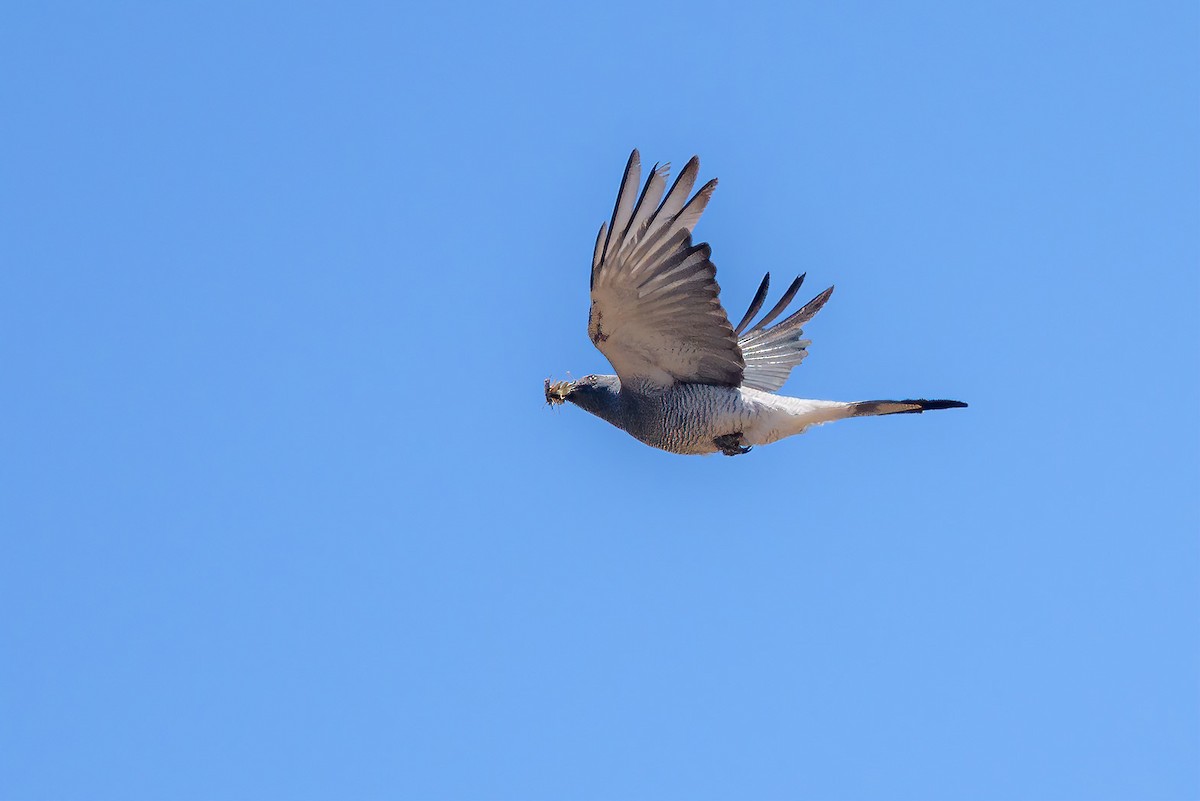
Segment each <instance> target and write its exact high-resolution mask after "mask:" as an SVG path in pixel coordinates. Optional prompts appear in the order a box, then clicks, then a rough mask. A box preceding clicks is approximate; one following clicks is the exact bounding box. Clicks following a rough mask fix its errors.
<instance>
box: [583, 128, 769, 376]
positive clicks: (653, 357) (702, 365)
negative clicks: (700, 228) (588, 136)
mask: <svg viewBox="0 0 1200 801" xmlns="http://www.w3.org/2000/svg"><path fill="white" fill-rule="evenodd" d="M668 167H669V165H663V166H661V167H660V166H658V165H655V168H654V169H653V170H652V171H651V172H650V176H649V178H647V180H646V185H645V187H644V188H643V189H642V192H641V195H638V192H637V187H638V182H639V181H640V180H641V160H640V158H639V156H638V152H637V151H636V150H635V151H633V154H632V155H630V157H629V163H628V165H626V167H625V176H624V178H623V179H622V181H621V189H620V191H619V192H618V193H617V202H616V206H615V207H614V208H613V215H612V220H611V222H610V223H609V224H608V225H606V226H605V225H602V226H600V234H599V235H598V236H597V237H596V250H595V253H594V255H593V257H592V308H591V314H590V316H589V319H588V335H589V336H590V337H591V339H592V342H593V343H594V344H595V345H596V347H597V348H599V349H600V352H601V353H603V354H604V355H605V356H606V357H607V358H608V360H609V362H611V363H612V366H613V368H614V369H615V370H616V371H617V375H618V376H620V378H621V380H622V381H623V382H628V381H630V380H631V379H637V380H641V381H648V382H651V383H654V384H658V385H660V386H668V385H670V384H672V383H674V382H676V381H681V382H689V383H698V384H723V385H728V386H738V385H740V384H741V383H742V371H743V369H744V367H745V362H744V361H743V360H742V352H741V350H740V349H739V348H738V342H737V336H736V335H735V334H734V331H733V326H731V325H730V324H729V318H728V317H727V316H726V315H725V310H724V309H723V308H721V302H720V300H718V298H717V296H718V294H719V293H720V287H718V286H717V281H716V273H717V270H716V267H714V266H713V263H712V261H710V260H709V256H710V254H711V252H712V251H711V249H710V248H709V246H708V245H707V244H704V243H701V244H699V245H694V244H692V228H693V227H694V226H695V225H696V222H697V221H698V220H699V219H700V215H701V213H703V211H704V207H705V206H707V205H708V200H709V198H710V197H712V193H713V190H714V189H715V188H716V186H717V182H716V180H715V179H714V180H712V181H709V182H708V183H706V184H705V185H704V186H703V187H701V188H700V191H698V192H696V194H695V195H692V197H691V199H688V194H689V193H690V192H691V190H692V186H693V185H694V184H695V182H696V174H697V172H698V171H699V169H700V161H699V159H697V158H695V157H693V158H692V159H691V161H689V162H688V163H687V165H686V166H685V167H684V168H683V171H682V172H681V173H680V174H679V177H678V178H677V179H676V180H675V183H674V185H673V186H672V187H671V190H670V191H669V192H667V193H666V196H665V197H664V196H663V189H664V188H665V187H666V182H667V175H668V172H667V171H668Z"/></svg>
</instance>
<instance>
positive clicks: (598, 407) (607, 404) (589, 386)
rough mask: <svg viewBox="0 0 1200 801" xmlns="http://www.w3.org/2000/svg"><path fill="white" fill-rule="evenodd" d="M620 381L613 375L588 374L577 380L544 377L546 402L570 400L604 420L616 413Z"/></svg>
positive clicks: (553, 402)
mask: <svg viewBox="0 0 1200 801" xmlns="http://www.w3.org/2000/svg"><path fill="white" fill-rule="evenodd" d="M620 394H621V381H620V379H618V378H617V377H616V376H615V375H589V376H584V377H583V378H581V379H579V380H578V381H555V382H551V381H550V379H548V378H547V379H546V403H549V404H551V405H557V404H559V403H562V402H564V401H570V402H571V403H573V404H575V405H576V406H578V407H579V408H580V409H583V410H584V411H588V412H591V413H592V414H594V415H597V416H599V417H603V418H605V419H606V420H607V419H609V417H611V416H612V415H614V414H616V413H617V408H618V404H619V403H620Z"/></svg>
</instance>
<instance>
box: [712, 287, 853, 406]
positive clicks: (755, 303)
mask: <svg viewBox="0 0 1200 801" xmlns="http://www.w3.org/2000/svg"><path fill="white" fill-rule="evenodd" d="M803 283H804V276H803V275H801V276H800V277H799V278H797V279H796V280H795V281H792V285H791V286H789V287H788V288H787V291H786V292H784V293H783V297H782V298H780V299H779V302H778V303H776V304H775V306H774V308H772V309H771V311H769V312H767V314H766V315H765V316H764V317H763V318H762V319H761V320H759V321H758V323H756V324H755V325H754V327H753V328H751V329H750V330H749V331H746V326H747V325H749V324H750V321H751V320H753V319H754V315H756V314H758V311H759V309H761V308H762V305H763V301H764V300H766V299H767V289H768V288H769V287H770V285H771V274H770V273H767V275H766V277H765V278H763V282H762V284H761V285H760V286H759V288H758V292H756V293H754V300H752V301H750V308H749V309H747V311H746V315H745V316H744V317H743V318H742V321H741V322H740V323H738V326H737V328H736V329H734V330H735V331H736V333H737V336H738V347H740V348H741V351H742V358H743V359H744V360H745V362H746V369H745V373H744V376H743V378H742V385H743V386H747V387H752V388H753V389H761V390H763V391H764V392H774V391H775V390H777V389H779V388H780V387H782V386H783V382H785V381H787V379H788V376H789V375H790V374H791V372H792V370H793V369H794V368H795V367H797V366H799V364H800V362H802V361H804V357H805V356H807V355H808V346H809V345H811V344H812V342H811V340H807V339H801V337H803V336H804V331H803V329H802V328H801V326H803V325H806V324H807V323H808V321H809V320H811V319H812V318H813V317H814V316H815V315H816V313H817V312H819V311H820V310H821V307H822V306H824V305H825V301H827V300H829V296H830V295H832V294H833V287H829V289H826V290H825V291H824V292H822V293H821V294H820V295H817V296H816V297H815V298H813V299H812V300H810V301H809V302H808V303H805V304H804V306H803V308H801V309H800V310H799V311H797V312H795V313H794V314H792V315H791V316H789V317H788V318H787V319H785V320H784V321H783V322H781V323H779V324H777V325H774V326H771V323H772V322H774V321H775V318H776V317H778V316H779V315H780V314H782V313H783V312H784V311H785V310H786V309H787V307H788V304H790V303H791V302H792V298H794V297H795V296H796V292H797V291H799V289H800V285H801V284H803ZM768 326H771V327H769V328H768ZM743 331H745V333H744V334H743V333H742V332H743Z"/></svg>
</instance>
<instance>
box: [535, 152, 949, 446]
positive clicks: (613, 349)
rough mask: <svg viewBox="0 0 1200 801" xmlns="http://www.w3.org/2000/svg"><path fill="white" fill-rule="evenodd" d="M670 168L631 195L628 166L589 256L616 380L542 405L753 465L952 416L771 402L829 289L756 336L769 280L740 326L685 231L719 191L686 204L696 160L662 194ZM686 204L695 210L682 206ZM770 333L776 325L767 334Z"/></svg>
mask: <svg viewBox="0 0 1200 801" xmlns="http://www.w3.org/2000/svg"><path fill="white" fill-rule="evenodd" d="M669 169H670V165H669V164H664V165H661V166H660V165H657V164H656V165H655V166H654V169H653V170H651V171H650V175H649V177H648V178H647V179H646V184H645V186H644V187H642V191H641V194H638V184H639V183H640V182H641V172H642V169H641V159H640V157H639V156H638V152H637V151H636V150H634V151H633V153H632V154H631V155H630V156H629V163H628V164H627V165H626V166H625V175H624V177H622V179H621V188H620V190H619V191H618V192H617V202H616V206H615V207H614V208H613V213H612V219H611V221H610V222H609V223H607V224H602V225H601V226H600V233H599V235H598V236H597V237H596V249H595V251H594V253H593V255H592V281H591V293H592V307H591V313H590V315H589V317H588V335H589V336H590V337H591V340H592V343H593V344H594V345H595V346H596V347H597V348H599V349H600V352H601V353H603V354H604V355H605V357H606V358H607V359H608V361H609V362H610V363H611V364H612V366H613V369H614V370H616V372H617V374H616V375H589V376H586V377H584V378H581V379H579V380H578V381H551V380H550V379H546V384H545V391H546V402H547V403H549V404H551V405H554V404H560V403H564V402H567V401H569V402H571V403H573V404H575V405H576V406H579V407H580V408H582V409H584V410H585V411H588V412H591V413H592V414H594V415H596V416H597V417H599V418H601V419H603V420H606V421H608V422H609V423H612V424H613V425H615V426H616V427H617V428H620V429H621V430H623V431H626V432H628V433H629V434H631V435H633V436H634V437H636V438H637V439H639V440H641V441H642V442H644V443H646V444H647V445H651V446H653V447H655V448H661V449H662V450H664V451H670V452H671V453H681V454H707V453H717V452H718V451H719V452H721V453H723V454H725V455H726V456H737V455H739V454H744V453H748V452H749V451H750V449H751V448H752V447H753V446H755V445H766V444H768V443H771V442H775V441H776V440H779V439H783V438H784V437H790V436H792V435H793V434H799V433H801V432H803V431H804V430H805V429H807V428H808V427H809V426H813V425H819V424H821V423H829V422H832V421H834V420H843V419H845V418H847V417H870V416H873V415H883V414H914V413H920V412H925V411H931V410H933V409H953V408H960V407H965V406H966V405H967V404H965V403H963V402H961V401H954V400H924V399H918V400H869V401H852V402H843V401H825V400H804V399H801V398H791V397H786V396H783V395H777V394H775V392H776V390H778V389H779V388H780V387H782V386H783V383H784V382H785V381H786V380H787V378H788V375H790V374H791V372H792V368H794V367H796V366H797V365H799V364H800V362H802V361H804V357H805V356H807V355H808V346H809V345H810V344H811V342H810V341H809V340H807V339H801V337H802V336H803V335H804V332H803V331H802V330H801V326H803V325H806V324H807V323H808V321H809V320H811V319H812V318H813V316H814V315H815V314H816V313H817V312H818V311H820V310H821V307H822V306H824V305H825V302H826V301H827V300H829V296H830V295H831V294H832V293H833V287H830V288H829V289H826V290H825V291H824V292H822V293H821V294H819V295H817V296H816V297H815V298H813V299H812V300H810V301H809V302H808V303H806V304H804V306H803V307H801V308H800V309H799V310H798V311H796V312H794V313H792V314H791V315H789V316H788V317H786V318H784V319H783V320H782V321H780V322H778V323H775V320H776V319H777V318H778V317H779V316H780V315H781V314H783V313H784V312H785V311H786V310H787V308H788V306H789V305H790V304H791V302H792V299H793V298H794V297H795V295H796V292H797V291H799V289H800V285H801V284H802V283H803V282H804V276H803V275H801V276H800V277H798V278H797V279H796V280H794V281H793V282H792V284H791V286H789V287H788V288H787V291H786V292H784V293H783V297H782V298H780V300H779V302H778V303H776V304H775V306H774V307H772V308H771V310H770V311H769V312H767V313H766V315H764V316H763V317H762V318H761V319H759V320H758V322H757V323H754V325H751V324H750V323H751V322H752V321H753V320H754V318H755V316H756V315H757V314H758V312H759V311H760V310H761V309H762V306H763V302H764V301H765V300H766V298H767V290H768V287H769V286H770V279H771V274H770V273H767V275H766V277H765V278H763V281H762V284H761V285H760V286H759V288H758V292H756V293H755V295H754V299H753V300H752V301H751V302H750V308H749V309H748V310H747V311H746V314H745V315H743V316H742V320H741V322H740V323H738V324H737V325H736V326H733V325H731V324H730V322H729V318H728V316H727V315H726V314H725V309H723V308H722V307H721V302H720V300H719V299H718V295H719V293H720V288H719V287H718V286H717V281H716V274H717V270H716V267H714V266H713V263H712V261H711V260H710V256H711V254H712V248H710V247H709V246H708V244H706V243H700V244H698V245H696V244H692V229H693V228H694V227H695V226H696V223H697V221H698V220H699V219H700V215H701V214H702V213H703V212H704V208H705V206H707V205H708V201H709V199H710V198H711V197H712V193H713V190H714V189H716V186H717V181H716V179H715V178H714V179H713V180H711V181H709V182H708V183H706V184H705V185H704V186H702V187H700V190H699V191H697V192H696V193H695V194H691V192H692V187H693V186H694V185H695V183H696V175H697V173H698V172H699V170H700V160H699V159H698V158H696V157H695V156H693V157H692V159H691V160H690V161H688V163H687V164H686V165H685V166H684V168H683V171H682V172H680V173H679V177H678V178H676V179H675V183H674V184H672V186H671V188H670V190H669V191H666V193H665V195H664V190H665V189H666V186H667V179H668V177H669ZM689 195H690V198H689ZM772 323H774V325H772Z"/></svg>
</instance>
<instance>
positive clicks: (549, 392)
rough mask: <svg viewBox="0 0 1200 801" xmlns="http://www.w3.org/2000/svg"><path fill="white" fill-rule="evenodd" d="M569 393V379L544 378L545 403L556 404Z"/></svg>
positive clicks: (564, 399)
mask: <svg viewBox="0 0 1200 801" xmlns="http://www.w3.org/2000/svg"><path fill="white" fill-rule="evenodd" d="M569 394H571V382H570V381H551V380H550V379H549V378H547V379H546V403H548V404H550V405H551V406H557V405H558V404H560V403H563V402H565V401H566V399H567V395H569Z"/></svg>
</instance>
